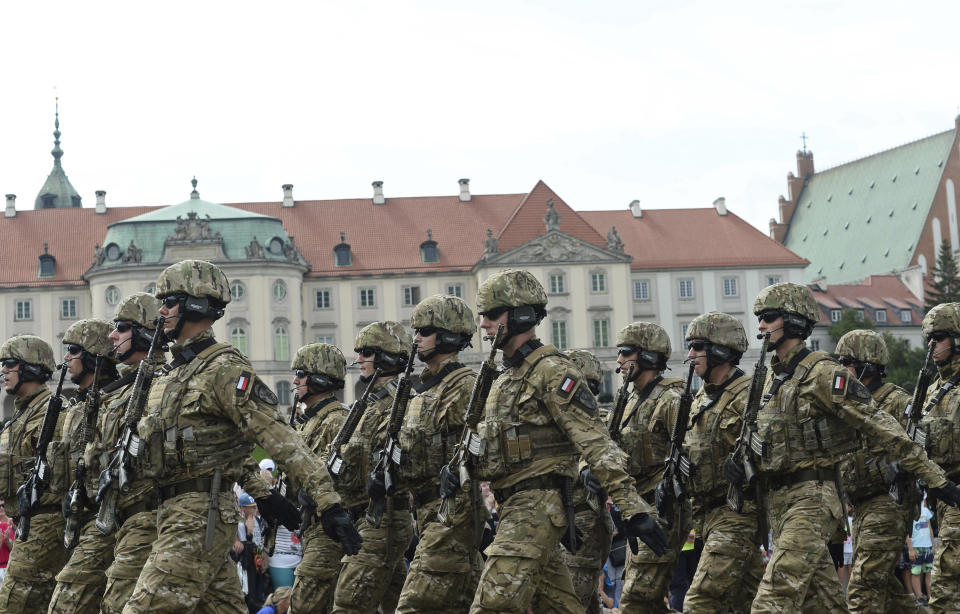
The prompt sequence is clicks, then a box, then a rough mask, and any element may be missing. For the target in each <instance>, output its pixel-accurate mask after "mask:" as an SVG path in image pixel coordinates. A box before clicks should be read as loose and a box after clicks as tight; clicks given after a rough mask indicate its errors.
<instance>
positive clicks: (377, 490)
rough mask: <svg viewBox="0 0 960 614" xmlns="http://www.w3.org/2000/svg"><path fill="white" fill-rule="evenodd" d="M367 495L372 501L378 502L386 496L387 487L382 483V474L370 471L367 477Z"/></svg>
mask: <svg viewBox="0 0 960 614" xmlns="http://www.w3.org/2000/svg"><path fill="white" fill-rule="evenodd" d="M367 495H368V496H369V497H370V498H371V499H373V500H374V501H380V500H381V499H383V498H384V497H386V496H387V485H386V483H385V482H384V481H383V474H378V473H377V472H376V471H371V472H370V475H368V476H367Z"/></svg>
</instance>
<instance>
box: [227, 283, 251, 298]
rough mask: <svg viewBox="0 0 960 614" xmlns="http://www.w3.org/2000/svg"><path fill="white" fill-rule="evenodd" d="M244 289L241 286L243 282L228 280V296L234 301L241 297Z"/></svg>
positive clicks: (244, 292)
mask: <svg viewBox="0 0 960 614" xmlns="http://www.w3.org/2000/svg"><path fill="white" fill-rule="evenodd" d="M246 293H247V292H246V290H245V289H244V287H243V283H242V282H239V281H237V280H234V281H231V282H230V298H232V299H233V300H235V301H239V300H241V299H242V298H243V295H244V294H246Z"/></svg>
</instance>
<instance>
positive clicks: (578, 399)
mask: <svg viewBox="0 0 960 614" xmlns="http://www.w3.org/2000/svg"><path fill="white" fill-rule="evenodd" d="M573 402H574V403H576V404H577V405H579V406H580V407H582V408H583V409H585V410H587V413H589V414H590V415H592V416H596V415H597V414H598V412H599V410H600V406H599V405H598V404H597V397H595V396H593V393H592V392H590V388H589V386H586V385H584V386H580V388H579V390H577V393H576V394H575V395H573Z"/></svg>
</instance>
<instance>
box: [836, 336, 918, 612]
mask: <svg viewBox="0 0 960 614" xmlns="http://www.w3.org/2000/svg"><path fill="white" fill-rule="evenodd" d="M835 354H836V355H837V357H838V358H837V360H838V362H839V363H840V364H841V365H843V366H845V367H846V368H847V369H849V370H850V372H851V373H853V374H854V375H855V376H856V377H857V379H859V380H860V382H861V383H862V384H863V385H864V386H866V387H867V390H869V391H870V394H871V395H872V396H873V402H874V403H875V404H876V405H877V407H879V408H880V409H881V410H882V411H884V412H886V413H888V414H890V415H891V416H893V417H894V418H896V419H897V420H900V421H902V426H906V424H905V423H906V415H905V413H904V410H905V409H906V408H907V406H908V405H909V404H910V395H909V394H907V392H906V391H905V390H904V389H903V388H900V387H899V386H897V385H895V384H891V383H885V382H884V381H883V377H884V376H885V375H886V365H887V344H886V343H885V342H884V340H883V336H882V335H880V334H879V333H876V332H874V331H872V330H853V331H850V332H848V333H847V334H845V335H844V336H842V337H840V341H838V342H837V349H836V351H835ZM888 466H889V463H887V461H886V459H885V458H884V457H882V456H874V455H873V454H871V453H870V449H869V447H867V446H866V445H862V446H861V447H860V449H858V450H857V451H856V452H854V453H853V454H851V455H849V456H847V457H846V458H845V459H844V460H843V462H842V463H841V465H840V475H841V477H842V479H843V487H844V489H845V491H846V495H847V499H848V500H849V501H850V504H851V505H852V506H853V569H852V571H851V575H850V581H849V583H848V584H847V607H848V608H849V610H850V612H889V613H890V614H893V613H894V612H896V613H898V614H899V613H901V612H915V611H917V602H916V599H915V598H914V597H913V595H910V594H909V593H907V592H906V591H905V590H904V588H903V585H902V584H900V582H899V580H897V578H896V576H895V575H894V569H895V568H896V566H897V561H898V559H899V555H900V552H901V550H902V549H903V544H904V542H905V540H906V538H907V537H909V536H910V533H911V531H912V528H913V524H912V520H913V507H914V506H915V505H916V504H917V503H918V501H917V500H916V497H906V498H905V500H904V501H903V503H902V504H900V505H898V504H897V503H896V502H895V501H894V500H893V499H891V498H890V496H889V492H888V491H889V488H888V485H887V481H886V474H887V468H888Z"/></svg>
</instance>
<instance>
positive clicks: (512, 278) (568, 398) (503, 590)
mask: <svg viewBox="0 0 960 614" xmlns="http://www.w3.org/2000/svg"><path fill="white" fill-rule="evenodd" d="M546 302H547V297H546V292H545V291H544V290H543V287H542V286H541V285H540V283H539V282H538V281H537V279H536V278H535V277H533V275H531V274H530V273H528V272H526V271H516V270H507V271H502V272H499V273H495V274H493V275H491V276H490V277H489V278H488V279H487V280H486V281H484V282H483V284H481V286H480V288H479V291H478V297H477V310H478V311H479V312H480V313H482V314H489V313H490V312H492V311H493V310H499V309H506V310H507V313H508V316H507V318H508V321H507V330H508V334H509V335H513V334H515V333H513V332H511V326H513V327H514V329H513V330H514V331H517V332H518V333H520V332H526V331H527V330H530V327H529V326H527V325H525V324H524V323H523V322H524V320H526V321H527V322H530V321H531V320H530V318H529V317H528V314H527V313H525V312H527V311H529V309H531V308H532V309H533V312H534V314H536V313H537V311H536V307H535V306H540V308H541V310H542V309H543V306H545V305H546ZM521 309H522V310H524V312H521V311H520V310H521ZM498 317H501V316H498ZM521 317H522V318H523V319H521ZM511 318H516V320H511ZM537 319H539V317H538V318H537ZM524 326H525V328H523V329H521V330H517V327H524ZM501 347H502V346H501ZM505 364H506V369H505V370H504V371H503V373H502V374H501V375H500V377H498V378H497V379H496V380H495V381H494V382H493V385H492V386H491V389H490V394H489V396H488V397H487V402H486V406H485V409H484V416H483V419H482V421H481V423H480V425H479V428H478V432H479V435H480V437H481V438H482V439H483V440H484V441H485V444H486V448H485V450H484V452H483V454H482V456H481V458H480V459H479V462H477V463H476V465H477V472H476V473H477V475H475V476H473V477H475V478H476V479H480V480H490V481H491V482H492V483H491V488H492V489H493V490H494V493H495V496H496V497H497V501H498V502H499V504H500V507H499V510H500V522H499V524H498V526H497V535H496V538H495V539H494V541H493V543H492V544H491V545H490V546H488V547H487V550H486V554H487V556H488V558H487V561H486V565H485V566H484V569H483V574H482V576H481V578H480V585H479V586H478V587H477V593H476V595H475V597H474V601H473V605H472V606H471V609H470V612H471V614H481V613H492V612H510V613H513V612H521V611H523V610H524V608H527V607H532V608H533V611H535V612H555V611H556V612H575V611H577V610H578V609H580V608H581V607H582V606H581V605H580V600H579V599H578V598H577V595H576V593H575V592H574V590H573V584H572V582H571V579H570V574H569V571H568V570H567V568H566V566H565V565H564V564H563V558H562V556H561V555H560V550H559V548H558V547H557V544H558V543H559V542H560V540H561V537H563V536H564V535H565V534H566V532H567V517H566V511H565V509H564V504H563V501H562V498H561V495H560V488H561V485H562V480H564V479H568V480H575V479H576V478H577V475H578V472H577V461H578V459H579V458H580V457H581V456H582V457H583V458H584V460H585V461H586V463H587V464H588V465H589V467H590V469H591V470H592V471H593V473H594V474H595V475H596V477H597V478H598V479H599V480H600V482H601V483H602V484H603V486H604V487H605V488H606V489H607V492H608V493H609V494H610V496H611V497H612V498H613V500H614V502H616V503H617V505H618V506H619V507H620V509H621V510H622V512H623V514H624V517H625V518H630V519H631V521H632V520H633V519H634V518H636V519H638V520H640V519H649V518H650V517H648V516H647V514H650V515H651V517H652V516H653V515H655V513H654V510H653V508H652V506H650V505H648V504H647V503H645V502H644V501H643V500H642V499H641V498H640V497H639V495H638V494H637V492H636V490H635V489H634V488H633V484H632V481H631V479H630V476H629V475H627V473H626V471H625V470H624V466H625V461H626V459H625V458H624V454H623V452H622V451H621V450H620V449H619V448H617V446H616V445H614V444H613V442H612V441H611V440H610V436H609V434H608V433H607V431H606V429H605V428H604V426H603V424H602V423H601V422H600V420H599V418H597V416H596V413H597V401H596V398H595V397H594V396H593V393H592V392H590V390H589V388H588V387H587V384H586V382H585V381H584V378H583V374H582V373H581V372H580V370H579V369H578V368H577V367H576V365H575V364H574V363H573V362H572V361H571V360H570V359H568V358H566V357H565V356H563V354H561V353H560V352H559V351H558V350H557V349H556V348H555V347H553V346H552V345H542V344H541V343H540V342H539V341H537V340H536V339H534V338H531V339H530V340H528V341H526V342H525V343H523V344H522V345H521V347H519V348H518V349H517V350H516V352H515V353H514V354H513V356H511V357H509V358H508V359H507V361H506V363H505ZM628 523H629V524H631V525H632V524H633V523H632V522H629V521H628ZM649 534H650V533H647V535H649ZM656 539H658V540H662V539H663V535H662V533H656Z"/></svg>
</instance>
